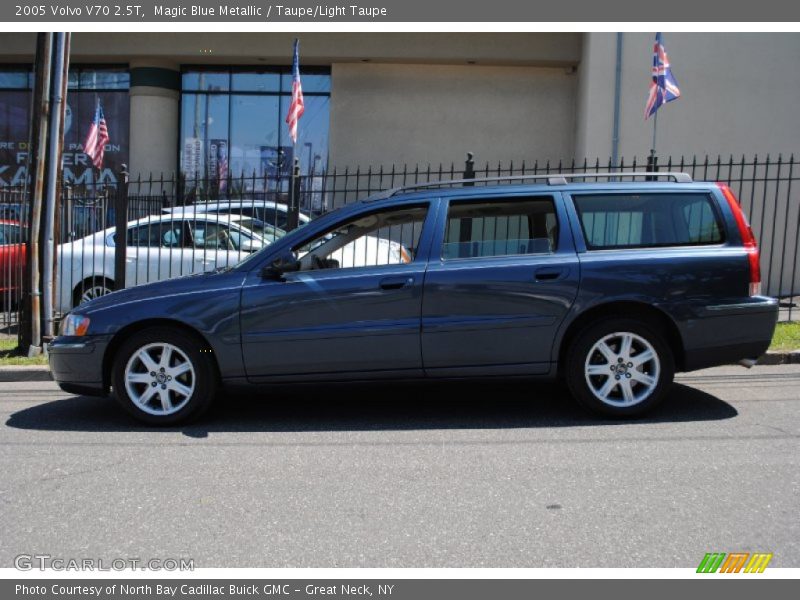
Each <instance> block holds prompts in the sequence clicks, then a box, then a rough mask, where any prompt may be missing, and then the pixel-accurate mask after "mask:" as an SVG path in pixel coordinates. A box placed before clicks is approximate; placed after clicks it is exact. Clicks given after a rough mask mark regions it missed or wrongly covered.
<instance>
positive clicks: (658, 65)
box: [644, 33, 681, 121]
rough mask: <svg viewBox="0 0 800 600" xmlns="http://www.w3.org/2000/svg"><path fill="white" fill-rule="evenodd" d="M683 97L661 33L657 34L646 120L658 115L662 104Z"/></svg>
mask: <svg viewBox="0 0 800 600" xmlns="http://www.w3.org/2000/svg"><path fill="white" fill-rule="evenodd" d="M680 97H681V91H680V90H679V89H678V82H677V81H675V77H673V75H672V69H670V65H669V57H667V51H666V49H665V48H664V42H663V41H662V39H661V33H657V34H656V42H655V44H654V45H653V81H652V82H651V83H650V95H649V96H648V97H647V106H645V109H644V120H645V121H646V120H647V119H648V118H650V117H652V116H653V115H654V114H656V111H657V110H658V109H659V107H660V106H661V105H662V104H666V103H667V102H672V101H673V100H675V99H676V98H680Z"/></svg>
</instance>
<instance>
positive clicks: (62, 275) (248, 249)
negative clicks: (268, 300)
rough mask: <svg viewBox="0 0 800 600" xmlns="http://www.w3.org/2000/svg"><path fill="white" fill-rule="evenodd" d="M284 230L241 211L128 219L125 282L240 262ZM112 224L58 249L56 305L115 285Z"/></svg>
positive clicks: (76, 301)
mask: <svg viewBox="0 0 800 600" xmlns="http://www.w3.org/2000/svg"><path fill="white" fill-rule="evenodd" d="M284 234H285V232H284V231H283V230H281V229H278V228H277V227H273V226H271V225H268V224H266V223H263V222H260V221H258V220H257V219H253V218H250V217H246V216H242V215H220V214H205V213H195V212H188V211H187V212H182V213H180V214H167V215H157V216H150V217H146V218H144V219H139V220H137V221H132V222H130V223H128V229H127V233H126V235H127V238H126V239H127V251H126V256H125V286H126V287H132V286H134V285H139V284H142V283H149V282H151V281H159V280H162V279H169V278H172V277H179V276H181V275H189V274H191V273H197V272H203V271H210V270H212V269H215V268H218V267H227V266H232V265H235V264H236V263H238V262H240V261H241V260H243V259H244V258H246V257H247V256H249V255H250V254H251V253H252V252H256V251H258V250H261V248H263V247H264V246H266V245H268V244H270V243H271V242H273V241H275V240H276V239H277V238H279V237H281V236H282V235H284ZM115 238H116V230H115V228H114V227H111V228H109V229H105V230H103V231H98V232H97V233H94V234H92V235H89V236H86V237H84V238H81V239H79V240H75V241H74V242H69V243H66V244H62V245H60V246H59V248H58V271H57V277H58V283H57V288H56V289H58V297H57V299H56V309H57V310H59V311H62V312H66V311H68V310H69V309H70V308H72V307H73V306H77V305H78V304H80V303H81V302H85V301H87V300H91V299H92V298H95V297H97V296H102V295H104V294H107V293H109V292H111V291H113V290H114V289H115V285H114V240H115Z"/></svg>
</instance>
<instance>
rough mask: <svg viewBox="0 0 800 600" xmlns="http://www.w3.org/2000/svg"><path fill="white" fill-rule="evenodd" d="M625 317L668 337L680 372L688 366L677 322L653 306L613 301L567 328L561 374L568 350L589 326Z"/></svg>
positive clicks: (561, 347)
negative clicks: (603, 319)
mask: <svg viewBox="0 0 800 600" xmlns="http://www.w3.org/2000/svg"><path fill="white" fill-rule="evenodd" d="M609 317H626V318H633V319H641V320H643V321H645V322H647V323H651V324H654V325H656V326H657V327H658V328H659V329H660V330H661V331H662V332H663V333H664V334H665V336H666V339H667V343H668V344H669V346H670V349H671V350H672V354H673V357H674V359H675V367H676V370H677V371H680V370H682V369H683V367H684V364H685V358H686V356H685V354H686V350H685V348H684V346H683V338H682V337H681V334H680V330H679V329H678V326H677V324H676V323H675V321H674V320H673V319H672V317H670V316H669V315H668V314H667V313H666V312H664V311H663V310H661V309H660V308H658V307H655V306H653V305H652V304H647V303H645V302H637V301H614V302H606V303H603V304H600V305H596V306H593V307H592V308H590V309H588V310H586V311H584V312H582V313H581V314H580V315H578V316H577V317H576V318H575V319H574V320H573V321H572V322H571V323H570V324H569V326H568V327H567V329H566V331H565V332H564V335H563V336H562V337H561V341H560V343H559V348H558V373H559V375H560V374H562V373H563V368H564V364H565V363H564V361H565V359H566V354H567V350H568V349H569V346H570V344H571V343H572V340H574V339H575V337H576V336H577V335H578V333H580V331H581V330H583V329H584V327H586V326H587V325H588V324H590V323H592V322H595V321H597V320H598V319H602V318H609Z"/></svg>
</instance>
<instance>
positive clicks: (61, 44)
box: [42, 33, 69, 342]
mask: <svg viewBox="0 0 800 600" xmlns="http://www.w3.org/2000/svg"><path fill="white" fill-rule="evenodd" d="M68 35H69V34H68V33H56V34H55V52H54V58H53V85H52V86H51V87H52V94H51V96H52V101H51V103H50V135H49V143H48V157H47V195H46V199H45V204H44V211H43V213H42V218H43V221H44V222H43V224H42V225H43V227H42V312H43V319H42V321H43V324H44V327H43V330H44V331H43V332H42V334H43V338H44V339H45V341H47V342H49V341H50V340H51V339H52V338H53V337H54V336H55V328H54V318H53V300H54V293H53V292H54V288H55V286H54V282H55V268H54V267H55V260H56V256H55V255H56V252H55V228H56V209H57V206H58V199H59V194H58V192H59V187H58V184H59V182H60V180H61V177H60V173H61V143H62V138H61V132H62V117H63V115H64V112H65V109H64V106H65V105H66V95H65V89H66V80H67V77H68V72H67V69H68V68H69V65H68V63H69V59H68V58H67V53H66V50H67V36H68Z"/></svg>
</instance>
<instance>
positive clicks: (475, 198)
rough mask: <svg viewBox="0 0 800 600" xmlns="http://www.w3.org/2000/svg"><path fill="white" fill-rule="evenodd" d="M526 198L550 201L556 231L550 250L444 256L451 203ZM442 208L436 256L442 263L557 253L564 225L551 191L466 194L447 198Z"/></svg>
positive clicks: (505, 201) (501, 201)
mask: <svg viewBox="0 0 800 600" xmlns="http://www.w3.org/2000/svg"><path fill="white" fill-rule="evenodd" d="M526 200H545V201H547V202H549V203H550V206H551V207H552V209H553V210H552V214H553V217H555V220H556V232H555V243H554V245H553V248H552V250H550V252H535V253H526V254H497V255H492V256H463V257H462V256H457V257H455V258H446V257H445V255H444V246H445V243H446V237H447V229H448V226H449V223H450V207H451V206H453V204H490V203H495V202H496V203H499V204H502V203H511V202H525V201H526ZM443 208H444V222H443V224H442V232H441V236H442V238H441V243H440V244H439V256H438V259H439V260H440V261H441V262H442V263H445V264H450V263H453V262H455V261H473V260H496V259H508V258H515V259H519V258H520V257H538V258H541V257H543V256H555V255H556V254H558V252H559V249H560V248H561V240H562V231H563V228H564V227H565V226H566V225H565V224H564V223H562V222H561V219H560V217H559V212H558V201H557V198H556V197H555V195H554V194H552V193H548V192H544V191H543V192H540V193H539V192H532V193H528V194H522V195H519V194H517V195H513V196H505V195H497V196H495V195H492V196H467V197H460V198H449V199H448V200H447V203H446V204H445V206H444V207H443ZM531 239H535V238H531Z"/></svg>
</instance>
